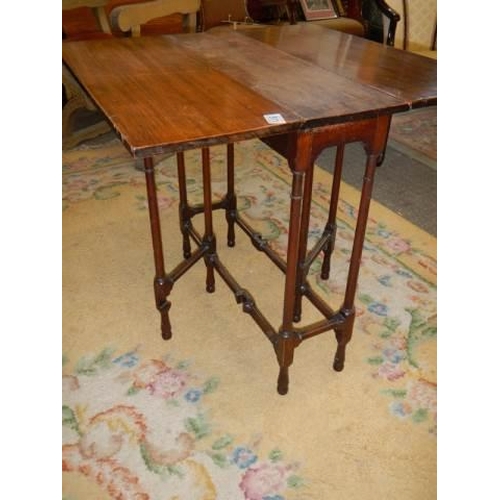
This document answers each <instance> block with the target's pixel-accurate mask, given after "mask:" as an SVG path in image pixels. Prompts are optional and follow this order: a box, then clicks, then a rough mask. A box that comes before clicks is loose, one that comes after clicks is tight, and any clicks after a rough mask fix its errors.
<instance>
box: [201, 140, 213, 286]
mask: <svg viewBox="0 0 500 500" xmlns="http://www.w3.org/2000/svg"><path fill="white" fill-rule="evenodd" d="M201 154H202V168H203V214H204V216H205V234H204V236H203V245H207V246H208V247H209V251H208V253H207V255H206V256H205V264H206V266H207V279H206V290H207V292H209V293H212V292H214V291H215V275H214V264H213V260H212V259H211V256H212V255H214V254H215V246H216V245H215V235H214V229H213V223H212V186H211V175H210V150H209V149H208V148H203V149H202V151H201Z"/></svg>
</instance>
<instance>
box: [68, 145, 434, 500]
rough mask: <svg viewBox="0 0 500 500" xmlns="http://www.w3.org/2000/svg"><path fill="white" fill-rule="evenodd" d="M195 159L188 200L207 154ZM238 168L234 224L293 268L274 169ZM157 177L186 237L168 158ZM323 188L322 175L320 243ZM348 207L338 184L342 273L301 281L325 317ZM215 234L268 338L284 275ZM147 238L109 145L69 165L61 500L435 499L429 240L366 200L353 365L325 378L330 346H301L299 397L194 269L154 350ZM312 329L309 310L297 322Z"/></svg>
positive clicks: (348, 227)
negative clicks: (278, 386) (257, 235)
mask: <svg viewBox="0 0 500 500" xmlns="http://www.w3.org/2000/svg"><path fill="white" fill-rule="evenodd" d="M211 159H212V164H213V174H212V175H213V187H212V189H213V192H214V195H215V196H222V194H223V193H224V190H225V180H224V160H225V151H224V148H213V149H212V150H211ZM187 160H188V186H189V192H190V193H189V194H190V197H191V199H192V200H193V201H197V200H199V199H200V198H201V188H200V183H199V171H200V157H199V152H192V153H189V154H188V157H187ZM236 164H237V165H238V168H237V183H236V185H237V189H238V192H239V201H238V204H239V209H240V210H241V212H242V214H243V215H244V216H245V217H246V218H247V219H248V220H249V221H250V222H251V223H252V225H253V226H254V227H256V228H258V230H259V231H260V232H261V233H262V234H263V236H265V237H266V238H267V239H268V240H269V241H270V242H271V244H272V246H273V248H274V249H275V250H276V251H277V252H279V253H280V254H281V255H283V256H284V255H285V254H286V237H287V235H286V224H287V217H288V211H287V207H288V202H289V181H290V175H289V171H288V167H287V165H286V162H285V160H284V159H283V158H281V157H280V156H279V155H277V154H276V153H274V152H273V151H271V150H270V149H268V148H267V147H266V146H265V145H263V144H262V143H260V142H258V141H248V142H244V143H240V144H238V145H236ZM156 169H157V181H158V190H159V192H158V196H159V202H160V206H161V211H162V217H164V223H166V224H165V225H166V226H169V225H174V227H175V228H177V225H178V222H177V208H176V206H177V181H176V168H175V162H174V157H168V156H166V157H161V158H159V159H158V161H157V165H156ZM330 182H331V177H330V176H329V175H328V174H327V173H326V172H323V171H321V170H320V169H317V173H316V174H315V186H314V192H315V199H314V204H313V208H312V221H311V231H310V245H311V246H312V245H313V244H314V241H315V240H316V239H317V238H318V237H319V236H320V234H321V232H322V224H323V223H324V222H323V221H324V219H325V216H326V213H327V210H328V201H329V193H330ZM358 196H359V194H358V193H357V192H356V191H355V190H354V189H352V188H350V187H349V186H347V185H343V186H342V200H341V203H340V207H339V214H338V216H339V220H338V231H337V243H336V248H335V252H334V256H333V258H332V269H333V270H335V272H332V276H331V277H330V278H329V279H328V280H321V278H320V277H319V267H320V263H315V264H314V265H313V266H312V268H311V282H312V283H313V284H314V286H315V287H316V289H317V290H318V291H319V293H321V294H322V295H323V297H324V298H325V300H328V301H330V302H332V303H333V304H336V303H338V301H339V300H340V299H341V296H342V294H343V291H344V286H345V277H346V271H347V266H346V264H347V262H348V259H349V253H350V245H351V244H352V239H353V228H354V224H355V216H356V210H357V208H356V207H357V198H358ZM218 213H219V214H220V212H218ZM217 217H218V216H217ZM218 219H220V220H218ZM218 219H217V218H216V221H215V223H216V231H218V232H220V233H222V234H221V236H220V237H219V240H220V241H218V245H219V246H220V253H221V258H222V256H224V258H227V261H228V264H227V266H228V267H229V268H230V269H232V270H233V271H234V272H235V274H237V275H238V279H239V280H240V282H242V283H246V280H247V279H248V281H249V283H250V284H251V285H253V286H254V287H258V291H257V292H256V293H255V295H256V297H257V298H258V302H259V305H260V307H261V308H262V309H263V310H264V312H265V313H266V315H267V314H269V316H270V318H271V319H272V320H273V321H274V324H275V325H276V326H278V325H279V320H280V315H279V310H280V307H281V306H280V304H281V297H282V291H281V290H282V288H281V285H282V277H281V275H280V273H279V272H277V271H276V270H275V269H273V268H272V267H271V265H270V264H269V269H268V268H267V267H265V266H266V265H267V264H266V262H264V261H263V260H262V258H261V254H257V252H255V250H254V249H253V248H251V245H249V244H247V243H244V235H240V234H237V245H236V249H227V248H224V246H225V245H224V241H223V240H224V238H223V231H224V229H223V228H224V221H223V217H218ZM165 225H164V228H165ZM148 231H149V227H148V216H147V203H146V198H145V185H144V179H143V173H142V172H141V170H140V164H138V163H137V162H135V161H134V160H132V159H131V158H130V157H129V156H128V153H127V152H126V151H125V150H124V149H123V147H122V146H121V145H120V143H119V142H118V141H117V140H111V141H110V142H107V143H104V144H96V145H94V146H88V145H87V146H81V147H79V148H76V149H74V150H71V151H67V152H64V153H63V239H64V241H63V258H64V262H63V270H64V272H63V286H64V288H63V292H64V302H63V351H64V352H63V409H62V425H63V448H62V464H63V471H64V474H63V498H64V499H65V500H84V499H97V498H99V499H101V498H102V499H108V498H109V499H151V500H153V499H158V500H160V499H161V500H164V499H165V500H167V499H168V500H181V499H183V500H196V499H206V500H208V499H214V500H215V499H223V500H226V499H227V500H238V499H241V500H285V499H287V500H293V499H316V500H322V499H325V500H329V499H344V498H345V499H348V498H349V499H353V498H354V499H356V498H359V499H365V498H369V497H376V498H384V499H390V498H395V499H396V498H405V499H413V498H415V499H419V500H420V499H425V498H434V497H435V490H436V486H435V466H436V456H435V455H436V449H435V448H436V440H435V436H436V411H437V408H436V406H437V403H436V393H437V379H436V314H437V312H436V258H435V251H436V250H435V243H436V242H435V239H434V238H432V237H431V236H429V235H427V234H426V233H423V232H422V231H420V230H419V229H418V228H416V227H414V226H412V225H410V224H409V223H407V222H406V221H404V220H402V219H401V218H400V217H398V216H397V215H395V214H393V213H391V212H389V211H387V210H386V209H384V208H383V207H382V206H380V205H378V204H376V203H374V204H373V205H372V209H371V218H370V221H369V226H368V229H367V237H366V242H365V248H364V254H363V262H362V270H361V275H360V280H359V285H358V292H357V313H356V315H357V318H356V323H355V331H354V335H353V340H352V341H351V343H350V344H349V346H348V349H347V359H346V367H345V369H344V371H343V372H342V373H340V374H338V373H335V372H333V371H332V369H331V362H332V361H333V353H334V350H335V341H334V336H333V335H331V336H328V335H327V334H323V335H321V336H318V337H315V338H314V339H311V340H310V341H308V342H306V343H304V345H303V346H302V345H301V346H300V347H299V348H298V349H297V351H296V355H295V361H294V364H293V365H292V367H291V369H290V376H291V385H290V393H289V394H288V395H287V396H286V397H281V396H278V395H277V394H276V390H275V382H276V377H277V373H278V367H277V363H276V360H275V359H274V355H273V351H272V349H271V348H270V346H269V345H268V343H266V342H267V341H266V340H265V339H263V341H262V342H259V343H258V342H257V341H260V339H261V337H263V336H262V334H261V333H260V330H258V328H257V327H256V326H255V325H254V324H253V322H252V321H251V319H249V318H248V317H247V316H246V315H242V314H241V312H240V310H239V308H238V307H237V306H236V305H235V304H234V299H233V297H232V294H231V293H228V291H227V289H226V288H225V285H224V284H223V283H220V285H219V284H217V287H218V288H217V290H216V293H215V294H213V295H212V294H206V293H205V292H204V277H203V264H197V265H196V266H195V267H194V268H193V269H192V270H190V272H189V273H188V274H187V275H186V277H183V278H182V279H181V280H180V281H179V282H178V283H176V285H175V287H174V289H173V291H172V294H171V297H170V300H171V301H172V309H171V320H172V324H173V328H174V335H173V338H172V339H171V340H169V341H168V342H164V341H162V340H161V338H160V334H159V316H158V314H157V312H156V310H155V307H154V300H153V293H152V278H153V274H154V271H153V265H152V264H153V263H152V256H151V249H150V236H149V232H148ZM164 231H165V229H164ZM177 233H178V231H175V232H174V233H168V235H167V233H166V232H165V234H164V235H163V236H164V240H165V251H166V258H167V261H168V262H170V263H172V264H176V263H177V262H178V261H179V260H180V259H181V258H182V257H181V256H182V245H181V243H180V238H179V236H178V234H177ZM235 250H237V253H235ZM256 254H257V255H256ZM230 264H231V265H230ZM232 266H233V267H232ZM260 266H264V268H263V269H264V271H262V272H260V271H259V270H260V269H261V268H260ZM167 267H173V265H171V266H167ZM233 268H234V269H233ZM238 273H239V274H238ZM240 276H241V279H240ZM252 290H253V288H252ZM193 297H195V299H196V300H195V302H193ZM261 297H262V299H261ZM194 304H196V307H195V306H194ZM314 314H315V312H314V311H309V310H305V311H304V321H310V320H314V318H315V316H314ZM273 321H272V322H273ZM254 330H258V332H257V333H255V332H254ZM200 347H202V349H200ZM325 353H326V354H327V355H328V356H327V357H325V356H324V354H325Z"/></svg>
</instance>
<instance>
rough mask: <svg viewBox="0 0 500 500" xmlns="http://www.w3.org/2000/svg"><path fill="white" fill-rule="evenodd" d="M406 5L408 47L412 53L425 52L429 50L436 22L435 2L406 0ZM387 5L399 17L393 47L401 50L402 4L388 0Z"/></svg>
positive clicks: (402, 31) (430, 0)
mask: <svg viewBox="0 0 500 500" xmlns="http://www.w3.org/2000/svg"><path fill="white" fill-rule="evenodd" d="M406 3H407V5H408V46H407V49H408V50H411V51H413V52H421V51H426V50H429V49H430V48H431V45H432V41H433V37H434V29H435V26H436V20H437V1H436V0H407V2H406ZM388 4H389V5H390V6H391V7H392V8H393V9H394V10H396V11H397V12H398V13H399V14H400V15H401V21H400V22H399V23H398V27H397V30H396V43H395V44H394V46H395V47H398V48H403V34H404V26H403V2H402V0H388Z"/></svg>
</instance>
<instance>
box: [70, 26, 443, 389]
mask: <svg viewBox="0 0 500 500" xmlns="http://www.w3.org/2000/svg"><path fill="white" fill-rule="evenodd" d="M63 58H64V61H65V63H66V64H67V66H68V67H69V68H70V69H71V71H72V72H73V74H74V76H75V78H77V79H78V80H79V81H80V82H81V84H82V85H83V87H84V88H85V89H86V90H87V92H88V93H89V95H90V97H91V98H92V99H93V100H94V102H95V103H96V105H97V106H98V107H99V108H100V109H101V110H102V111H103V113H104V114H105V115H106V116H107V118H108V120H109V122H110V123H111V124H112V126H113V127H114V128H115V129H116V131H117V133H118V135H119V136H120V137H121V139H122V141H123V143H124V144H125V145H126V146H127V147H128V149H129V150H130V152H131V154H132V155H134V156H136V157H142V158H144V166H145V172H146V180H147V193H148V201H149V205H150V222H151V233H152V243H153V253H154V262H155V280H154V289H155V298H156V305H157V308H158V310H159V311H160V314H161V321H162V324H161V330H162V336H163V337H164V338H169V337H170V336H171V334H172V328H171V324H170V317H169V310H170V308H171V303H170V301H169V300H168V298H169V295H170V293H171V291H172V288H173V286H174V284H175V282H176V281H177V280H178V279H179V278H180V277H181V276H183V275H184V274H185V273H186V272H187V271H188V270H189V269H190V268H191V267H192V266H193V265H194V264H195V263H196V262H197V261H198V260H200V259H201V258H203V260H204V262H205V265H206V269H207V274H206V290H207V291H208V292H212V291H213V290H214V289H215V284H216V283H215V272H217V274H218V275H219V276H220V277H221V278H222V280H223V281H224V282H225V283H226V284H227V285H228V286H229V288H230V289H231V290H232V291H233V293H234V295H235V298H236V301H237V303H239V304H241V305H242V308H243V311H244V312H245V313H247V314H249V315H250V316H251V317H252V318H253V319H254V320H255V322H256V323H257V325H258V326H259V327H260V328H261V330H262V331H263V333H264V334H265V335H266V337H267V338H268V339H269V340H270V342H271V344H272V346H273V348H274V351H275V353H276V357H277V360H278V364H279V374H278V386H277V389H278V392H279V393H280V394H286V393H287V391H288V386H289V367H290V365H291V364H292V362H293V358H294V352H295V348H296V347H297V346H299V345H300V344H301V343H302V342H303V341H304V340H307V339H309V338H312V337H315V336H316V335H318V334H321V333H324V332H327V331H332V330H333V331H334V333H335V336H336V339H337V350H336V353H335V357H334V363H333V367H334V369H335V370H337V371H340V370H342V369H343V367H344V362H345V351H346V346H347V344H348V342H349V341H350V339H351V336H352V332H353V326H354V318H355V290H356V285H357V280H358V274H359V269H360V263H361V254H362V248H363V241H364V234H365V230H366V223H367V220H368V211H369V206H370V199H371V192H372V189H373V181H374V175H375V170H376V166H377V164H378V163H379V159H380V157H381V155H383V152H384V149H385V146H386V141H387V136H388V133H389V127H390V122H391V116H392V115H393V114H394V113H397V112H403V111H406V110H409V109H411V108H414V107H417V106H430V105H435V104H436V103H437V94H436V62H435V61H433V60H431V59H426V58H423V57H419V56H415V55H413V54H408V53H405V52H402V51H398V50H396V49H393V48H390V47H384V46H382V45H379V44H376V43H373V42H368V41H366V40H363V39H359V38H356V37H352V36H350V35H345V34H342V33H339V32H334V31H332V30H324V29H321V28H317V27H314V26H309V25H297V26H281V27H273V28H266V29H259V30H252V29H248V30H238V31H233V30H222V31H218V32H217V33H202V34H197V35H179V36H166V37H161V38H160V37H159V38H156V37H155V38H139V39H114V40H108V41H105V42H103V41H86V42H79V43H68V44H65V45H64V47H63ZM268 113H280V114H281V115H282V116H283V118H284V119H285V123H279V124H269V123H267V121H266V120H265V118H264V116H263V115H264V114H268ZM249 138H260V139H262V140H263V141H265V142H266V143H267V144H269V145H270V146H271V147H273V148H274V149H276V150H277V151H278V152H280V153H281V154H283V155H284V156H285V157H286V158H287V159H288V163H289V166H290V170H291V173H292V185H291V200H290V222H289V235H288V249H287V257H286V260H283V259H281V258H280V257H279V256H277V255H276V254H275V253H274V252H273V251H272V250H271V249H270V248H269V245H267V242H266V241H265V240H263V239H262V237H261V236H260V235H258V233H256V232H255V231H253V229H252V228H251V227H250V226H248V224H247V223H246V222H244V221H243V220H242V219H241V218H240V217H239V215H238V211H237V205H236V198H235V194H234V169H235V168H238V166H237V165H234V154H233V150H232V144H233V143H235V142H237V141H239V140H242V139H249ZM355 141H360V142H361V143H362V144H363V145H364V148H365V151H366V155H367V159H366V166H365V174H364V177H363V186H362V192H361V199H360V204H359V208H358V220H357V226H356V229H355V235H354V242H353V248H352V255H351V259H350V264H349V270H348V278H347V282H346V287H345V293H344V299H343V301H342V304H340V307H339V308H338V309H334V308H332V307H331V306H330V304H327V303H326V302H325V301H324V300H323V299H322V298H321V297H320V296H319V295H318V294H316V293H315V292H314V290H313V288H312V287H311V285H310V284H309V282H308V279H307V274H308V270H309V267H310V265H311V263H312V261H313V260H314V259H315V258H317V257H318V256H319V255H320V254H323V258H324V262H323V267H322V273H321V274H322V277H323V278H326V277H328V274H329V272H330V269H329V267H330V266H329V259H330V255H331V252H332V251H333V248H334V244H335V227H336V220H335V218H336V210H337V204H338V200H339V193H338V190H339V186H340V175H341V172H340V169H341V168H342V167H341V165H342V153H343V147H344V145H345V144H346V143H349V142H355ZM214 144H227V145H228V192H227V195H226V197H225V199H224V200H223V201H222V202H219V203H218V204H216V203H213V202H212V194H211V188H210V184H211V182H210V157H209V151H208V148H209V147H210V146H211V145H214ZM329 146H337V150H338V156H337V160H336V173H335V175H334V179H333V185H332V199H331V208H330V213H329V216H328V218H327V220H326V222H325V228H324V233H323V237H322V238H321V239H320V241H319V242H318V243H317V244H316V245H315V246H314V248H313V249H311V250H310V251H307V238H308V228H309V216H310V207H311V201H312V196H313V193H312V186H313V168H314V161H315V159H316V158H317V156H318V155H319V154H320V153H321V151H322V150H323V149H324V148H326V147H329ZM194 148H201V150H202V151H201V154H202V169H203V185H204V200H203V204H202V205H201V206H197V207H196V206H195V207H192V206H190V205H189V203H188V200H187V192H186V190H185V188H184V187H183V185H185V173H184V164H183V157H182V152H183V151H185V150H187V149H194ZM166 152H177V153H178V160H179V161H178V172H179V181H180V185H181V189H180V206H179V220H180V225H181V232H182V235H183V253H184V260H183V261H182V262H181V263H179V264H178V265H177V266H176V267H174V268H173V269H172V270H171V271H167V270H166V266H165V262H164V257H163V248H162V239H161V228H160V219H159V212H158V206H157V199H156V185H155V180H154V168H153V164H152V156H153V155H155V154H158V153H166ZM219 208H221V209H224V210H225V211H226V219H227V220H228V226H229V227H228V244H229V245H230V246H234V244H235V238H234V226H235V225H236V226H238V227H239V228H240V229H242V231H243V233H245V234H247V235H248V236H249V237H250V240H251V241H252V243H253V245H254V246H255V248H256V249H258V250H260V251H262V252H264V253H265V255H267V256H268V257H269V258H270V259H271V261H272V262H274V264H275V265H276V266H277V267H278V268H279V269H281V271H282V272H283V273H284V274H285V290H284V299H283V315H282V322H281V325H280V326H279V327H278V328H276V327H274V326H273V325H272V324H271V323H270V322H269V321H268V320H267V319H266V317H265V316H264V315H263V314H262V312H261V311H260V309H259V308H258V306H257V303H256V299H255V297H254V296H252V295H251V294H250V292H249V291H247V290H246V289H245V288H243V287H242V286H241V285H240V284H239V283H238V282H237V281H236V280H235V278H234V277H233V276H232V275H231V273H230V271H229V270H228V269H227V268H226V267H225V266H224V265H223V263H222V262H221V261H220V259H219V256H218V252H217V242H216V235H215V234H214V231H213V224H212V212H213V210H216V209H219ZM201 213H203V215H204V222H205V229H204V234H203V235H201V234H199V233H198V232H197V231H196V230H195V229H194V226H193V224H191V219H192V218H193V217H194V216H196V215H197V214H201ZM190 242H193V243H194V244H195V246H196V249H195V250H194V251H192V250H191V247H190ZM235 251H237V250H235ZM327 261H328V262H327ZM303 298H306V299H307V300H309V301H310V302H311V304H312V305H313V306H314V307H316V308H317V309H318V311H319V312H320V313H321V314H322V315H323V316H324V319H322V320H320V321H317V322H315V323H313V324H310V325H300V326H298V325H296V322H297V321H298V320H300V319H301V310H302V306H301V302H302V299H303Z"/></svg>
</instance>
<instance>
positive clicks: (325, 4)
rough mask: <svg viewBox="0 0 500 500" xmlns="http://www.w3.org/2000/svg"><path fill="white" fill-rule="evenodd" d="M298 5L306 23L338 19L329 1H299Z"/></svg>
mask: <svg viewBox="0 0 500 500" xmlns="http://www.w3.org/2000/svg"><path fill="white" fill-rule="evenodd" d="M300 5H301V7H302V11H303V12H304V17H305V18H306V20H307V21H312V20H314V19H334V18H335V17H338V14H337V12H336V11H335V9H334V8H333V5H332V1H331V0H300Z"/></svg>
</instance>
